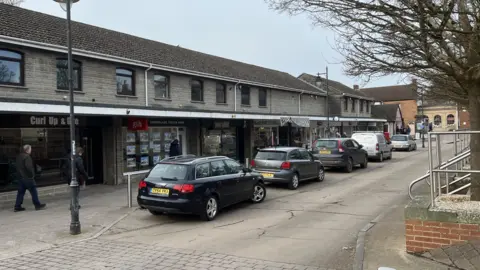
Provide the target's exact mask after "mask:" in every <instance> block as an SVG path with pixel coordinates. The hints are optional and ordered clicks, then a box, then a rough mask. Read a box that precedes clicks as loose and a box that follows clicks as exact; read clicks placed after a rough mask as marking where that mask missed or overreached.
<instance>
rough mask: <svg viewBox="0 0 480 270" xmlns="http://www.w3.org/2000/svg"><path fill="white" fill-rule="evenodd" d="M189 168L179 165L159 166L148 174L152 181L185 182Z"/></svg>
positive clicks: (162, 164)
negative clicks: (172, 180) (171, 180)
mask: <svg viewBox="0 0 480 270" xmlns="http://www.w3.org/2000/svg"><path fill="white" fill-rule="evenodd" d="M187 169H188V168H187V166H185V165H179V164H164V163H161V164H157V165H156V166H155V167H154V168H153V169H152V170H151V171H150V173H149V174H148V177H149V179H152V180H150V181H152V182H161V181H162V180H170V179H174V180H185V179H186V178H187Z"/></svg>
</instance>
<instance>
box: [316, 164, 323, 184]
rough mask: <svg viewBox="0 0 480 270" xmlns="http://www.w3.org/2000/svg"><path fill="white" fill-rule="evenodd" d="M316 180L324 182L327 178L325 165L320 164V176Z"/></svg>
mask: <svg viewBox="0 0 480 270" xmlns="http://www.w3.org/2000/svg"><path fill="white" fill-rule="evenodd" d="M316 180H317V182H323V180H325V168H324V167H323V166H320V168H319V169H318V176H317V178H316Z"/></svg>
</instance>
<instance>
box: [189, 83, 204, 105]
mask: <svg viewBox="0 0 480 270" xmlns="http://www.w3.org/2000/svg"><path fill="white" fill-rule="evenodd" d="M190 89H191V99H192V101H203V83H202V82H201V81H199V80H192V81H191V82H190Z"/></svg>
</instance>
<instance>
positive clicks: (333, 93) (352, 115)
mask: <svg viewBox="0 0 480 270" xmlns="http://www.w3.org/2000/svg"><path fill="white" fill-rule="evenodd" d="M298 78H299V79H301V80H303V81H305V82H307V83H309V84H311V85H314V86H316V87H318V88H320V89H322V90H324V92H325V93H326V92H327V79H325V78H323V77H321V76H315V75H311V74H308V73H302V74H301V75H300V76H298ZM373 102H374V99H373V98H372V97H369V96H367V95H365V94H364V93H362V92H361V91H356V90H354V89H353V88H350V87H348V86H346V85H344V84H342V83H340V82H337V81H333V80H330V79H329V80H328V107H329V112H330V117H331V118H333V119H341V121H330V127H331V129H332V132H333V133H335V132H337V131H338V132H339V133H340V134H343V133H344V132H345V133H346V134H347V135H348V136H350V135H351V134H352V133H353V132H354V131H358V130H376V129H377V125H378V123H380V125H383V123H384V122H385V119H384V117H380V118H379V119H375V118H372V112H371V107H372V105H373ZM321 125H323V126H325V125H326V123H325V122H321ZM319 135H320V136H322V135H321V134H319Z"/></svg>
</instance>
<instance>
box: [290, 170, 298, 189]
mask: <svg viewBox="0 0 480 270" xmlns="http://www.w3.org/2000/svg"><path fill="white" fill-rule="evenodd" d="M299 184H300V177H298V173H294V174H293V175H292V178H291V179H290V183H288V188H289V189H291V190H295V189H297V188H298V185H299Z"/></svg>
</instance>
